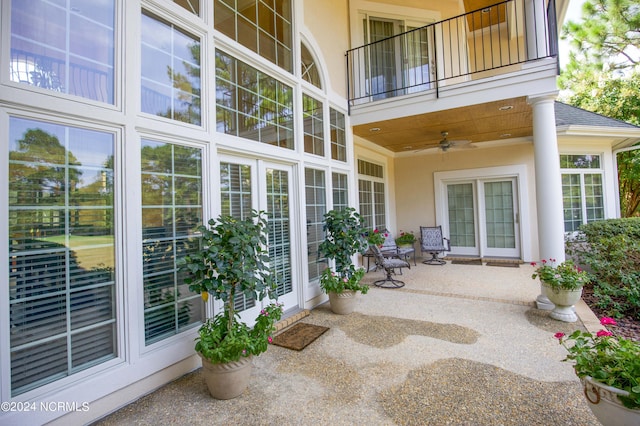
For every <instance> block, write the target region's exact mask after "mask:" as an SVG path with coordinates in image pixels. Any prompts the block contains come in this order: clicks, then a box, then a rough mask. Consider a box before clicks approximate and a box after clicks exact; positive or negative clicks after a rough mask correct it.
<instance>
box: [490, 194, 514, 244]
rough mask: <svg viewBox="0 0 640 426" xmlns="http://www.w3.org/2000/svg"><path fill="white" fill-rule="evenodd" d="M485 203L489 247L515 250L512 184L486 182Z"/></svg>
mask: <svg viewBox="0 0 640 426" xmlns="http://www.w3.org/2000/svg"><path fill="white" fill-rule="evenodd" d="M484 203H485V224H486V228H487V247H489V248H515V247H516V236H515V227H514V218H515V215H514V211H513V187H512V182H511V181H503V182H485V184H484Z"/></svg>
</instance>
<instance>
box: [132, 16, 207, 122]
mask: <svg viewBox="0 0 640 426" xmlns="http://www.w3.org/2000/svg"><path fill="white" fill-rule="evenodd" d="M141 52H142V61H141V64H142V92H141V109H142V112H147V113H150V114H155V115H159V116H161V117H167V118H171V119H174V120H178V121H183V122H185V123H191V124H197V125H199V124H200V40H199V39H198V38H197V37H195V36H192V35H190V34H188V33H186V32H184V31H182V30H181V29H179V28H177V27H176V26H175V25H173V24H171V23H169V22H165V21H163V20H161V19H160V18H157V17H155V16H153V15H151V14H149V13H147V12H145V13H143V15H142V48H141Z"/></svg>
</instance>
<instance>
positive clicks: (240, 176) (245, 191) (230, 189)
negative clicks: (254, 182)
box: [220, 163, 256, 312]
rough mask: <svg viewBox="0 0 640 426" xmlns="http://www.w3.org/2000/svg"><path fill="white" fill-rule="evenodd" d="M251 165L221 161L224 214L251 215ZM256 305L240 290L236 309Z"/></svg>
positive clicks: (241, 217)
mask: <svg viewBox="0 0 640 426" xmlns="http://www.w3.org/2000/svg"><path fill="white" fill-rule="evenodd" d="M251 199H252V197H251V166H248V165H246V164H232V163H220V204H221V207H222V214H223V215H227V216H232V217H235V218H237V219H248V218H250V217H251V211H252V209H253V206H252V204H251ZM255 305H256V300H255V297H253V296H247V295H246V294H244V293H242V292H240V291H238V292H237V293H236V298H235V301H234V306H235V309H236V311H238V312H242V311H245V310H247V309H250V308H253V307H254V306H255Z"/></svg>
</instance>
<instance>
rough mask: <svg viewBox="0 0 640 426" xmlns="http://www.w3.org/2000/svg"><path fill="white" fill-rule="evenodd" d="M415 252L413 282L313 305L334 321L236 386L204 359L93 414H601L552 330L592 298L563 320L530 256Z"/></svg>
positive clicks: (534, 417)
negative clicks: (213, 378) (334, 308)
mask: <svg viewBox="0 0 640 426" xmlns="http://www.w3.org/2000/svg"><path fill="white" fill-rule="evenodd" d="M419 261H420V259H418V265H417V266H413V265H412V267H411V269H410V270H404V271H403V274H402V275H399V276H398V277H397V278H399V279H402V280H403V281H404V282H405V283H406V285H405V287H403V288H399V289H383V288H377V287H372V288H371V290H370V291H369V293H368V294H367V295H364V296H361V297H360V299H359V302H358V307H357V309H356V312H354V313H352V314H350V315H335V314H333V313H332V312H331V310H330V308H329V306H328V303H327V304H324V305H321V306H319V307H317V308H315V309H313V310H312V311H311V312H310V313H309V314H308V316H306V317H304V318H302V321H303V322H308V323H312V324H318V325H323V326H326V327H329V328H330V329H329V330H328V331H327V332H326V333H324V334H323V335H322V336H321V337H320V338H318V340H316V341H315V342H313V343H312V344H310V345H309V346H308V347H306V348H305V349H304V350H302V351H300V352H297V351H293V350H289V349H285V348H282V347H279V346H273V345H271V346H270V347H269V350H268V351H267V352H266V353H264V354H262V355H260V356H259V357H257V358H256V359H254V369H253V373H252V380H251V383H250V385H249V387H248V389H247V390H246V391H245V392H244V393H243V395H241V396H240V397H238V398H235V399H233V400H228V401H218V400H215V399H213V398H211V397H210V396H209V394H208V391H207V389H206V385H205V384H204V381H203V378H202V376H201V372H200V370H196V371H194V372H193V373H190V374H188V375H186V376H184V377H182V378H180V379H178V380H176V381H175V382H173V383H170V384H168V385H166V386H164V387H162V388H160V389H158V390H157V391H155V392H153V393H151V394H149V395H147V396H145V397H143V398H141V399H139V400H138V401H136V402H134V403H132V404H130V405H128V406H126V407H124V408H122V409H120V410H118V411H116V412H114V413H113V414H111V415H110V416H108V417H105V418H103V419H102V420H100V421H98V422H97V423H96V424H97V425H102V426H107V425H151V424H156V425H174V424H175V425H205V424H206V425H230V424H238V425H329V424H331V425H355V424H357V425H360V424H367V425H550V424H558V425H581V426H584V425H598V424H599V423H598V421H597V420H596V418H595V417H594V416H593V415H592V414H591V411H590V410H589V408H588V406H587V404H586V402H585V399H584V396H583V394H582V388H581V386H580V382H579V381H578V379H577V377H576V376H575V375H574V373H573V369H572V366H571V365H570V364H569V363H565V362H561V360H562V359H563V358H564V356H565V350H564V349H563V348H562V347H561V346H560V345H559V344H558V342H557V340H556V339H554V337H553V334H554V333H555V332H558V331H562V332H565V333H569V332H571V331H573V330H575V329H576V328H587V329H590V330H593V329H596V328H597V326H598V323H597V320H596V318H595V316H594V315H593V314H592V313H591V311H590V310H589V309H588V307H586V305H585V304H584V303H581V304H580V305H579V306H577V307H576V308H577V313H578V315H579V317H580V319H579V320H578V322H576V323H563V322H559V321H556V320H553V319H551V318H549V317H548V312H546V311H540V310H538V309H536V308H535V303H534V301H535V298H536V297H537V296H538V294H539V292H540V285H539V282H538V281H534V280H532V279H531V274H532V273H533V268H532V267H531V266H530V265H528V264H522V265H520V266H519V267H518V268H513V267H500V266H486V265H484V264H483V265H458V264H451V263H450V262H449V263H447V264H446V265H444V266H429V265H424V264H421V263H419ZM382 277H383V272H382V271H371V272H369V273H368V274H367V275H366V277H365V281H364V282H367V283H371V282H373V281H375V280H377V279H380V278H382Z"/></svg>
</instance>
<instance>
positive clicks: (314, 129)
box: [302, 94, 324, 156]
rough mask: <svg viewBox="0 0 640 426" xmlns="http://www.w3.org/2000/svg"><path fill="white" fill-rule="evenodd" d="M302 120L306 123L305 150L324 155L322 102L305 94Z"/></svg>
mask: <svg viewBox="0 0 640 426" xmlns="http://www.w3.org/2000/svg"><path fill="white" fill-rule="evenodd" d="M302 121H303V124H304V152H308V153H310V154H316V155H320V156H324V127H323V126H324V118H323V114H322V102H320V101H319V100H317V99H314V98H312V97H311V96H308V95H306V94H303V95H302Z"/></svg>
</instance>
